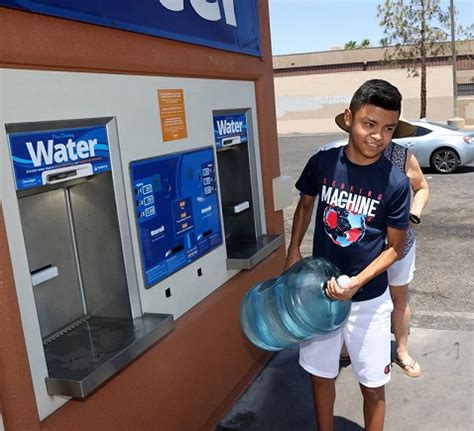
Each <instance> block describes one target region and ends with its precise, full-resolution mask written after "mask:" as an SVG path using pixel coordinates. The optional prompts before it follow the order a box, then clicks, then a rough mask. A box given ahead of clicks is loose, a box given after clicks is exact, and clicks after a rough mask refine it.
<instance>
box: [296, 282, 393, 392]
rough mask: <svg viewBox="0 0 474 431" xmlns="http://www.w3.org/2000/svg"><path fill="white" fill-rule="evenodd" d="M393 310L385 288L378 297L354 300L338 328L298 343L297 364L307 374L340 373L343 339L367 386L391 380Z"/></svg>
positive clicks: (332, 375) (356, 371)
mask: <svg viewBox="0 0 474 431" xmlns="http://www.w3.org/2000/svg"><path fill="white" fill-rule="evenodd" d="M392 310H393V304H392V299H391V298H390V292H389V289H388V288H387V290H386V291H385V292H384V293H383V295H380V296H378V297H377V298H374V299H369V300H367V301H360V302H353V303H352V306H351V312H350V314H349V319H348V321H347V323H346V324H345V325H344V327H343V328H342V329H341V330H339V331H337V332H336V333H335V334H334V333H333V334H329V335H325V336H318V337H315V338H313V339H312V340H309V341H305V342H303V343H301V344H300V359H299V363H300V365H301V366H302V367H303V368H304V369H305V370H306V371H307V372H308V373H310V374H313V375H315V376H318V377H323V378H327V379H334V378H335V377H336V376H337V375H338V373H339V357H340V354H341V347H342V343H343V342H345V343H346V347H347V351H348V353H349V356H350V357H351V363H352V370H353V371H354V374H355V376H356V378H357V380H358V381H359V383H361V384H362V385H364V386H366V387H368V388H377V387H379V386H383V385H385V384H386V383H388V382H389V381H390V370H391V357H390V339H391V336H390V314H391V313H392Z"/></svg>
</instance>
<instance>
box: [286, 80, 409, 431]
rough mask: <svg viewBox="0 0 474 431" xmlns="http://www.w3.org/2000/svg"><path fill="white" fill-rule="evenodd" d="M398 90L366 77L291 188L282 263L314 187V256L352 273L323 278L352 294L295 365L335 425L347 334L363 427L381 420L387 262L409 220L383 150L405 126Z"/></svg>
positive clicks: (294, 245) (321, 424)
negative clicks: (335, 326) (346, 309)
mask: <svg viewBox="0 0 474 431" xmlns="http://www.w3.org/2000/svg"><path fill="white" fill-rule="evenodd" d="M401 100H402V96H401V94H400V92H399V91H398V90H397V88H396V87H394V86H393V85H391V84H390V83H388V82H386V81H383V80H378V79H374V80H370V81H367V82H365V83H364V84H363V85H362V86H361V87H360V88H359V89H358V90H357V91H356V92H355V93H354V96H353V98H352V100H351V103H350V105H349V109H346V110H345V112H344V113H343V114H339V115H338V116H337V117H336V123H337V124H338V125H339V126H340V127H342V128H344V129H345V130H347V131H348V132H349V142H348V145H347V146H343V147H339V148H332V149H329V150H325V151H320V152H319V153H317V154H315V155H314V156H313V157H312V158H311V159H310V160H309V161H308V163H307V165H306V167H305V168H304V170H303V172H302V174H301V176H300V178H299V180H298V181H297V183H296V188H297V189H298V190H299V191H300V192H301V198H300V201H299V203H298V205H297V207H296V211H295V215H294V218H293V227H292V233H291V241H290V245H289V248H288V257H287V261H286V265H285V268H289V267H290V266H292V265H293V264H294V263H295V262H297V261H298V260H299V259H301V253H300V245H301V242H302V240H303V237H304V234H305V232H306V230H307V228H308V225H309V222H310V219H311V214H312V210H313V206H314V202H315V199H316V196H319V198H318V200H319V202H318V210H317V214H316V227H315V232H314V243H313V256H320V257H325V258H327V259H328V260H330V261H331V262H333V263H335V264H336V265H337V266H339V268H340V269H341V270H342V272H343V273H345V274H347V275H349V276H350V277H351V278H350V281H349V283H348V285H347V286H345V288H344V289H342V288H340V287H339V286H338V285H337V283H336V281H335V280H334V279H331V280H330V281H329V282H328V294H329V296H330V297H331V298H333V299H339V300H343V301H347V300H351V299H352V301H353V303H352V308H351V313H350V315H349V319H348V322H347V324H346V325H345V327H344V328H343V330H342V331H340V332H337V333H336V334H330V335H329V336H328V337H324V339H321V338H317V339H314V340H309V341H307V342H305V343H302V344H301V346H300V359H299V363H300V365H301V366H302V367H303V368H304V369H305V370H306V371H308V372H309V373H310V374H311V375H312V376H311V377H312V384H313V392H314V403H315V410H316V420H317V423H318V429H319V430H320V431H332V430H333V415H334V412H333V411H334V401H335V378H336V376H337V374H338V366H339V354H340V351H341V346H342V343H343V342H345V343H346V346H347V349H348V352H349V355H350V357H351V362H352V366H353V370H354V373H355V375H356V377H357V378H358V380H359V384H360V388H361V391H362V395H363V398H364V419H365V428H366V430H368V431H373V430H381V429H383V422H384V417H385V390H384V385H385V384H386V383H387V382H388V381H389V380H390V368H391V361H390V313H391V311H392V308H393V306H392V301H391V299H390V294H389V292H388V290H387V286H388V282H387V273H386V270H387V268H388V267H389V266H390V265H392V263H394V262H395V261H396V260H398V258H399V257H400V256H401V254H402V251H403V244H404V241H405V230H406V229H407V227H408V216H409V206H410V188H409V182H408V179H407V177H406V176H405V175H404V174H403V173H402V172H401V171H400V170H399V169H398V168H395V167H393V165H392V164H391V163H390V162H389V161H388V160H387V159H386V158H385V157H382V153H383V151H384V150H385V148H386V147H387V146H388V145H389V143H390V142H391V140H392V138H393V137H405V136H410V135H412V134H413V132H414V130H415V128H414V127H413V126H412V125H410V124H408V123H405V122H403V121H399V116H400V111H401Z"/></svg>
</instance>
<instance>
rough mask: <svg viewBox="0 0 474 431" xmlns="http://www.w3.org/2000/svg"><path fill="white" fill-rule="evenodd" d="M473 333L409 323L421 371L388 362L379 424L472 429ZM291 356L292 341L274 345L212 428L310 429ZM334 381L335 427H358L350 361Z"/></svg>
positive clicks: (413, 430) (419, 429)
mask: <svg viewBox="0 0 474 431" xmlns="http://www.w3.org/2000/svg"><path fill="white" fill-rule="evenodd" d="M473 341H474V338H473V332H469V331H445V330H436V329H422V328H414V329H412V330H411V335H410V340H409V343H410V353H411V354H412V356H413V357H414V358H415V359H417V360H418V362H419V363H420V364H421V366H422V368H423V372H424V373H423V376H421V377H420V378H418V379H413V378H409V377H406V376H405V374H404V373H403V372H402V370H401V369H400V368H399V367H398V366H396V365H394V367H393V369H392V380H391V382H390V383H389V384H388V386H387V414H386V419H385V430H387V431H404V430H409V431H423V430H426V431H428V430H429V431H438V430H439V431H454V430H458V431H464V430H465V431H469V430H473V429H474V399H473V391H474V389H473V381H474V361H473V344H474V343H473ZM392 344H393V345H394V343H392ZM392 347H393V346H392ZM297 358H298V351H297V349H296V348H292V349H286V350H284V351H281V352H278V353H277V354H276V355H275V356H274V357H273V358H272V360H271V361H270V362H269V363H268V365H267V366H266V367H265V369H264V370H263V371H262V373H261V374H260V375H259V376H258V377H257V379H256V380H255V381H254V383H253V384H252V385H251V386H249V387H248V389H247V390H246V392H245V393H244V394H243V395H242V397H241V398H240V399H239V400H238V401H237V403H236V404H235V405H234V407H233V408H232V409H231V411H230V412H229V413H228V415H227V416H226V417H225V418H224V420H223V421H222V422H221V424H220V425H219V427H217V428H216V431H217V430H222V431H224V430H241V431H244V430H245V431H267V430H268V431H309V430H316V429H317V428H316V423H315V419H314V413H313V404H312V393H311V383H310V381H309V378H308V376H307V374H306V373H305V372H304V371H303V370H302V369H301V368H300V367H299V365H298V364H297ZM336 386H337V400H336V407H335V424H336V426H335V429H336V430H337V431H339V430H340V431H353V430H354V431H360V430H363V429H364V428H363V427H364V420H363V415H362V396H361V394H360V390H359V386H358V384H357V383H356V380H355V378H354V376H353V374H352V367H351V366H350V365H349V366H347V367H344V368H342V369H341V372H340V374H339V377H338V379H337V384H336Z"/></svg>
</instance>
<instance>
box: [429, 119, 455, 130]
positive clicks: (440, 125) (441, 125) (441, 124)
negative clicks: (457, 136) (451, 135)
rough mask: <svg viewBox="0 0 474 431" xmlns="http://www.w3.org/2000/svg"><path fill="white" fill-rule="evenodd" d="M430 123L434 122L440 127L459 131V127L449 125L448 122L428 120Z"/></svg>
mask: <svg viewBox="0 0 474 431" xmlns="http://www.w3.org/2000/svg"><path fill="white" fill-rule="evenodd" d="M430 123H431V124H434V125H435V126H438V127H441V128H442V129H446V130H453V131H454V132H459V129H458V128H457V127H453V126H450V125H449V124H444V123H438V122H436V121H430Z"/></svg>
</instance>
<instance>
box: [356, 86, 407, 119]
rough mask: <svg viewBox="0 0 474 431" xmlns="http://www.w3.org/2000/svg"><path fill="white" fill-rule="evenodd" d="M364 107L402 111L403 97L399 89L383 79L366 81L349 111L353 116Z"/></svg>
mask: <svg viewBox="0 0 474 431" xmlns="http://www.w3.org/2000/svg"><path fill="white" fill-rule="evenodd" d="M364 105H374V106H377V107H379V108H382V109H386V110H387V111H398V112H399V113H400V112H401V110H402V95H401V94H400V92H399V91H398V88H397V87H395V86H394V85H392V84H390V82H387V81H384V80H383V79H370V80H369V81H365V82H364V83H363V84H362V85H361V86H360V87H359V88H358V89H357V91H356V92H355V93H354V95H353V96H352V100H351V103H350V105H349V109H350V111H351V112H352V115H355V113H356V112H357V111H358V110H359V109H360V108H361V107H362V106H364Z"/></svg>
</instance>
